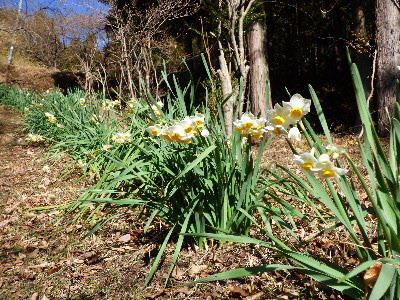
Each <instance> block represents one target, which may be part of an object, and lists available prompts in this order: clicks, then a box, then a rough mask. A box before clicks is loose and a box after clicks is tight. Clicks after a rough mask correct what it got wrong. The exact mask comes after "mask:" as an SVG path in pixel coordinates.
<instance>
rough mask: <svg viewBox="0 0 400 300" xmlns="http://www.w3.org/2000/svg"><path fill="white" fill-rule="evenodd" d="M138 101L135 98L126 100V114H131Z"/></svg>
mask: <svg viewBox="0 0 400 300" xmlns="http://www.w3.org/2000/svg"><path fill="white" fill-rule="evenodd" d="M137 106H138V103H137V100H136V99H132V100H129V101H128V102H126V107H125V112H126V113H128V114H133V113H134V112H135V110H136V109H137Z"/></svg>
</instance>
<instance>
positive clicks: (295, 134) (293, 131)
mask: <svg viewBox="0 0 400 300" xmlns="http://www.w3.org/2000/svg"><path fill="white" fill-rule="evenodd" d="M310 106H311V100H309V99H304V98H303V97H302V96H301V95H299V94H295V95H293V96H292V98H290V101H289V102H282V105H279V104H275V106H274V108H273V109H271V110H269V111H267V123H268V125H267V127H266V128H267V129H268V130H269V131H271V132H272V133H273V134H275V135H280V134H283V135H286V136H287V137H288V138H291V139H294V140H297V141H299V140H300V132H299V130H298V129H297V127H294V126H295V125H296V123H297V122H298V121H300V119H301V118H302V117H303V116H304V115H306V114H308V113H309V112H310Z"/></svg>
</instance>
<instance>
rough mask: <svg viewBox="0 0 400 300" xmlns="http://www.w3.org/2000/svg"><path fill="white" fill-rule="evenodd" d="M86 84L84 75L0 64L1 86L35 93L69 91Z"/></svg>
mask: <svg viewBox="0 0 400 300" xmlns="http://www.w3.org/2000/svg"><path fill="white" fill-rule="evenodd" d="M83 82H84V78H83V74H80V73H73V72H68V71H60V70H58V69H49V68H44V67H35V66H18V65H6V64H1V63H0V84H5V83H6V84H8V85H12V86H15V87H19V88H25V89H30V90H35V91H46V90H49V89H60V90H61V91H67V90H68V89H70V88H75V87H79V86H80V84H82V83H83Z"/></svg>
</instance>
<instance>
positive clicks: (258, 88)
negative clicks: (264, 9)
mask: <svg viewBox="0 0 400 300" xmlns="http://www.w3.org/2000/svg"><path fill="white" fill-rule="evenodd" d="M265 39H266V24H265V19H260V20H258V21H256V22H255V23H253V24H251V25H250V28H249V62H250V71H249V72H250V102H251V112H252V113H253V114H254V115H256V116H257V115H258V114H260V115H261V116H262V117H264V118H265V116H266V111H267V103H266V99H267V97H268V99H269V103H271V101H270V99H271V91H270V89H268V95H267V90H266V89H267V80H268V82H269V70H268V64H267V58H266V47H265V45H266V43H265Z"/></svg>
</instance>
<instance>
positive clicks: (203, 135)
mask: <svg viewBox="0 0 400 300" xmlns="http://www.w3.org/2000/svg"><path fill="white" fill-rule="evenodd" d="M200 134H201V136H202V137H205V138H206V137H208V136H209V135H210V132H209V131H208V130H207V129H203V130H202V131H201V133H200Z"/></svg>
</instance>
